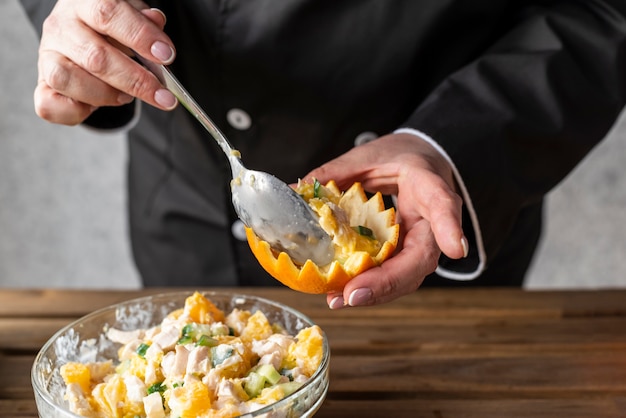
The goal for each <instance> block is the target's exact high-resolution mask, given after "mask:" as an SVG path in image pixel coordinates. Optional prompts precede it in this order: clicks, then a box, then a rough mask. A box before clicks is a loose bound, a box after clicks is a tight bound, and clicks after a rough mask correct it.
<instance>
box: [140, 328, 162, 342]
mask: <svg viewBox="0 0 626 418" xmlns="http://www.w3.org/2000/svg"><path fill="white" fill-rule="evenodd" d="M159 332H161V326H160V325H157V326H155V327H152V328H148V329H147V330H146V331H145V334H144V336H143V337H144V339H146V340H150V341H151V340H152V339H153V338H154V336H155V335H157V334H158V333H159Z"/></svg>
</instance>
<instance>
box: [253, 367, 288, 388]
mask: <svg viewBox="0 0 626 418" xmlns="http://www.w3.org/2000/svg"><path fill="white" fill-rule="evenodd" d="M255 372H256V373H258V374H260V375H261V376H263V377H264V378H265V380H266V381H267V383H269V384H270V385H272V386H273V385H275V384H276V383H278V381H279V380H280V378H281V377H282V376H281V375H280V373H278V371H277V370H276V369H275V368H274V366H272V365H271V364H262V365H260V366H259V367H257V368H256V370H255Z"/></svg>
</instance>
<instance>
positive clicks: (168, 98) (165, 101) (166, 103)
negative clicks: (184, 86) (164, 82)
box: [154, 89, 178, 110]
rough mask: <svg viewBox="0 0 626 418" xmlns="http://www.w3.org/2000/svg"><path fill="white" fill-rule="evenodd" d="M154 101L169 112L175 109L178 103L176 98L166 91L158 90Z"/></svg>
mask: <svg viewBox="0 0 626 418" xmlns="http://www.w3.org/2000/svg"><path fill="white" fill-rule="evenodd" d="M154 101H155V102H157V103H158V104H159V105H161V106H163V107H164V108H166V109H168V110H169V109H174V108H175V107H176V104H177V103H178V100H176V96H174V95H173V94H172V92H171V91H169V90H166V89H160V90H157V91H156V93H154Z"/></svg>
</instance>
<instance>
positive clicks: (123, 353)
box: [117, 340, 141, 361]
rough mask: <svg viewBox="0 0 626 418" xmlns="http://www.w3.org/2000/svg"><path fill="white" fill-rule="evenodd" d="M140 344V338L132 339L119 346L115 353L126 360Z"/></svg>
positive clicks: (122, 359)
mask: <svg viewBox="0 0 626 418" xmlns="http://www.w3.org/2000/svg"><path fill="white" fill-rule="evenodd" d="M140 345H141V340H133V341H131V342H129V343H128V344H126V345H125V346H123V347H122V348H120V350H119V351H118V353H117V355H118V356H119V358H120V360H121V361H124V360H128V359H129V358H131V357H132V356H133V355H134V354H135V353H136V352H137V348H138V347H139V346H140Z"/></svg>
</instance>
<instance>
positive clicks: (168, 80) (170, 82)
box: [136, 55, 241, 171]
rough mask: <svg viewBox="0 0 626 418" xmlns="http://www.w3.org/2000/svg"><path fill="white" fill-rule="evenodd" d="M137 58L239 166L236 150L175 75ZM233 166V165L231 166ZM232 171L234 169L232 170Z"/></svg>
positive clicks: (166, 69)
mask: <svg viewBox="0 0 626 418" xmlns="http://www.w3.org/2000/svg"><path fill="white" fill-rule="evenodd" d="M136 56H137V59H139V61H141V63H142V64H143V65H144V66H145V67H146V68H147V69H148V70H150V72H151V73H153V74H154V75H155V76H156V77H157V79H158V80H159V81H160V82H161V83H162V84H163V85H164V86H165V87H167V89H168V90H169V91H171V92H172V94H173V95H174V96H176V98H177V99H178V101H179V102H180V103H181V104H182V105H183V106H185V108H186V109H187V110H188V111H189V113H191V114H192V115H193V116H194V117H195V118H196V119H198V121H199V122H200V123H201V124H202V126H204V128H205V129H206V130H207V131H209V133H210V134H211V136H212V137H213V138H214V139H215V140H216V141H217V143H218V144H219V146H220V147H221V148H222V151H224V154H226V156H227V157H228V160H229V161H230V162H231V164H233V163H234V162H235V161H236V164H237V165H239V166H240V167H241V162H240V160H239V153H238V152H236V151H235V150H234V148H233V146H232V145H231V144H230V143H229V142H228V140H227V139H226V137H225V136H224V134H222V132H221V131H220V130H219V128H218V127H217V126H216V125H215V123H213V121H212V120H211V118H209V116H208V115H207V114H206V112H205V111H204V110H202V108H201V107H200V105H199V104H198V103H197V102H196V101H195V100H194V98H193V97H191V94H189V92H188V91H187V90H186V89H185V88H184V87H183V85H182V84H181V83H180V81H178V79H177V78H176V76H175V75H174V74H172V72H171V71H170V70H169V69H168V68H167V67H166V66H164V65H160V64H155V63H154V62H152V61H149V60H147V59H145V58H143V57H142V56H140V55H136ZM240 167H239V168H240ZM233 168H234V167H233ZM233 171H234V170H233Z"/></svg>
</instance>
